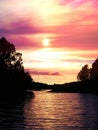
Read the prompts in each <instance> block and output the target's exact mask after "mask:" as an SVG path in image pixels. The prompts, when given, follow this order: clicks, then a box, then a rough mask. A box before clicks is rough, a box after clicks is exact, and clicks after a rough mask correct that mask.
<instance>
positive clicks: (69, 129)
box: [0, 91, 98, 130]
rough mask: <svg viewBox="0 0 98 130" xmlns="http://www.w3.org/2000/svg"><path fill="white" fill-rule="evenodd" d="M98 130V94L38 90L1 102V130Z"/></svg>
mask: <svg viewBox="0 0 98 130" xmlns="http://www.w3.org/2000/svg"><path fill="white" fill-rule="evenodd" d="M36 129H39V130H98V95H93V94H77V93H48V92H45V91H43V92H42V91H41V92H35V97H33V98H29V97H26V98H25V99H23V100H21V101H17V102H16V101H14V102H3V101H1V102H0V130H36Z"/></svg>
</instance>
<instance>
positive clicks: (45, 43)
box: [43, 38, 49, 46]
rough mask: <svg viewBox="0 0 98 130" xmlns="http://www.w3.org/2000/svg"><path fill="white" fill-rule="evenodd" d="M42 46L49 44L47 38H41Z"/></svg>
mask: <svg viewBox="0 0 98 130" xmlns="http://www.w3.org/2000/svg"><path fill="white" fill-rule="evenodd" d="M43 46H49V39H48V38H45V39H43Z"/></svg>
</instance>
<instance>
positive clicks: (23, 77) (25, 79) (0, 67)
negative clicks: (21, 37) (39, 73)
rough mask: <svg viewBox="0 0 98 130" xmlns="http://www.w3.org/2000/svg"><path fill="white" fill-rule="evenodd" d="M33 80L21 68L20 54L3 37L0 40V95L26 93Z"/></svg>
mask: <svg viewBox="0 0 98 130" xmlns="http://www.w3.org/2000/svg"><path fill="white" fill-rule="evenodd" d="M32 81H33V79H32V78H31V76H30V74H29V73H28V72H25V70H24V67H23V60H22V54H21V53H19V52H16V49H15V46H14V45H13V44H11V43H10V42H8V41H7V40H6V39H5V38H4V37H3V38H1V39H0V84H2V85H0V95H2V94H4V93H6V94H7V93H11V94H12V95H17V94H18V95H19V94H23V93H25V92H26V90H27V89H28V87H30V86H31V85H32Z"/></svg>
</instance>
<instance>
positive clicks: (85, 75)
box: [77, 64, 90, 81]
mask: <svg viewBox="0 0 98 130" xmlns="http://www.w3.org/2000/svg"><path fill="white" fill-rule="evenodd" d="M89 77H90V69H89V67H88V65H87V64H86V65H84V66H83V67H82V69H81V70H80V72H79V73H78V75H77V79H78V80H82V81H83V80H86V79H89Z"/></svg>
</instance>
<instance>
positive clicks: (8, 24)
mask: <svg viewBox="0 0 98 130" xmlns="http://www.w3.org/2000/svg"><path fill="white" fill-rule="evenodd" d="M14 5H15V6H14ZM0 8H1V11H0V37H5V38H6V39H7V40H8V41H9V42H10V43H12V44H14V45H15V47H16V51H17V52H18V51H19V52H21V53H22V54H23V56H22V59H23V65H24V68H25V69H26V70H28V71H29V72H30V74H31V76H32V78H33V79H34V81H35V82H42V83H48V84H54V83H65V82H73V81H77V74H78V72H79V71H80V70H81V68H82V67H83V66H84V65H85V64H88V65H89V66H90V67H91V65H92V63H93V62H94V60H95V59H96V58H97V57H98V11H97V9H98V2H97V1H96V0H89V1H88V0H66V1H65V0H50V1H48V0H40V1H39V0H34V1H33V2H32V0H29V2H28V1H26V0H24V1H23V0H21V1H19V0H14V1H12V0H3V1H0ZM24 10H25V11H24Z"/></svg>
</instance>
